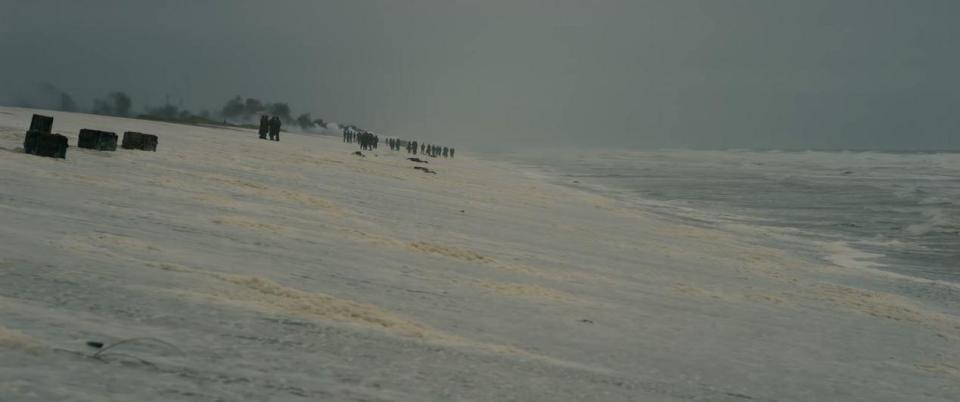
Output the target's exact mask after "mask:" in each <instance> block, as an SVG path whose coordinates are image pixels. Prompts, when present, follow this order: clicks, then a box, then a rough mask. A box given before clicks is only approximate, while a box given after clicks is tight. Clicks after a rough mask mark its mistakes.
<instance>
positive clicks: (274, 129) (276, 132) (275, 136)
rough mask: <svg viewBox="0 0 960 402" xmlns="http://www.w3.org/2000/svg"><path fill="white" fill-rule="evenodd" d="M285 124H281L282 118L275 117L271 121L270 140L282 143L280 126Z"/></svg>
mask: <svg viewBox="0 0 960 402" xmlns="http://www.w3.org/2000/svg"><path fill="white" fill-rule="evenodd" d="M282 124H283V123H281V122H280V117H278V116H273V117H272V118H271V119H270V139H271V140H274V141H280V126H281V125H282Z"/></svg>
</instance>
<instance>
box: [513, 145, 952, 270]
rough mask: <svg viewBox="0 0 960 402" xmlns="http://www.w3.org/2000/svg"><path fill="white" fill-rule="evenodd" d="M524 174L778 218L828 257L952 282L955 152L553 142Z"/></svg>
mask: <svg viewBox="0 0 960 402" xmlns="http://www.w3.org/2000/svg"><path fill="white" fill-rule="evenodd" d="M497 159H500V160H506V161H507V162H510V163H512V164H514V165H517V166H519V167H520V168H522V169H523V170H524V171H526V172H528V173H529V174H533V175H538V176H543V177H545V178H548V179H549V180H552V181H555V182H557V183H561V184H564V185H568V186H575V187H578V188H581V189H584V190H588V191H595V192H600V193H602V194H604V195H606V196H609V197H613V198H615V199H617V200H620V201H622V202H624V203H627V204H632V205H635V206H636V207H638V208H643V209H645V210H648V211H652V212H653V213H656V214H659V215H662V216H664V217H666V218H669V219H677V220H683V221H686V222H688V223H691V224H695V225H704V226H714V227H718V226H722V225H729V224H731V223H733V224H740V225H759V226H763V227H765V228H776V229H778V230H779V232H782V233H788V234H789V235H790V236H796V237H797V238H799V239H804V240H806V241H810V242H813V243H815V244H818V245H821V246H822V247H821V249H822V250H825V251H826V252H825V253H824V255H823V258H824V259H825V260H827V262H832V263H834V265H837V266H839V267H840V268H843V267H853V266H859V267H868V268H870V269H880V270H885V271H889V272H894V273H897V274H902V275H908V276H912V277H917V278H924V279H931V280H937V281H948V282H954V283H960V152H866V151H862V152H855V151H831V152H826V151H776V150H771V151H751V150H728V151H695V150H656V151H639V150H577V151H573V150H563V151H561V150H550V151H519V152H513V153H504V154H498V155H497Z"/></svg>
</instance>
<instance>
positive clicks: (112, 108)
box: [12, 83, 357, 131]
mask: <svg viewBox="0 0 960 402" xmlns="http://www.w3.org/2000/svg"><path fill="white" fill-rule="evenodd" d="M31 92H32V93H30V94H28V95H27V96H18V97H16V98H13V100H12V103H13V106H20V107H39V108H46V109H53V110H62V111H66V112H88V113H93V114H99V115H107V116H119V117H133V118H139V119H146V120H158V121H169V122H175V123H185V124H227V125H236V126H251V127H255V124H253V123H255V122H256V121H257V120H258V119H259V116H260V115H262V114H266V115H270V116H279V117H280V120H282V121H283V122H284V124H291V125H295V126H297V127H300V129H302V130H304V131H313V130H316V129H326V128H343V127H352V128H353V129H357V128H356V126H355V125H352V124H351V125H339V126H337V127H328V123H327V121H325V120H324V119H322V118H314V117H312V116H311V113H301V114H299V115H297V116H296V117H294V113H293V111H292V109H291V108H290V105H289V104H288V103H286V102H266V101H263V100H260V99H257V98H244V97H242V96H239V95H238V96H235V97H233V98H230V99H228V100H227V101H226V102H224V104H223V106H222V107H221V108H220V110H218V111H215V112H210V111H209V110H201V111H197V112H194V111H191V110H187V109H181V108H180V107H178V106H176V105H172V104H169V103H167V104H165V105H162V106H144V107H143V108H142V109H141V111H140V112H137V111H136V108H135V103H134V100H133V98H132V97H131V96H130V95H129V94H127V93H126V92H125V91H113V92H109V93H107V94H106V95H105V96H103V97H99V98H95V99H94V100H93V102H92V104H91V106H90V107H89V108H87V109H84V108H81V107H80V106H79V105H78V104H77V102H76V101H75V100H74V98H73V96H71V95H70V94H68V93H67V92H65V91H63V90H61V89H59V88H57V87H56V86H55V85H53V84H50V83H40V84H37V85H36V88H34V90H33V91H31Z"/></svg>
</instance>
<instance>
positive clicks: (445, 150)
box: [443, 147, 450, 158]
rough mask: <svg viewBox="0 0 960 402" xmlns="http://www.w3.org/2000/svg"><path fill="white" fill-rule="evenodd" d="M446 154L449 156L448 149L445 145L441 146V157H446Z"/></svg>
mask: <svg viewBox="0 0 960 402" xmlns="http://www.w3.org/2000/svg"><path fill="white" fill-rule="evenodd" d="M448 156H450V149H449V148H447V147H443V157H444V158H446V157H448Z"/></svg>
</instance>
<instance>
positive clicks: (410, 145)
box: [386, 138, 456, 158]
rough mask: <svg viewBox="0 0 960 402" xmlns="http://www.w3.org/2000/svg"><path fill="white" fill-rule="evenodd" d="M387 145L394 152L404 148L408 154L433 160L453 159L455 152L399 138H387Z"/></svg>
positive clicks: (448, 148)
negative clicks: (424, 156) (428, 157)
mask: <svg viewBox="0 0 960 402" xmlns="http://www.w3.org/2000/svg"><path fill="white" fill-rule="evenodd" d="M386 143H387V145H388V146H389V147H390V149H392V150H394V151H399V150H400V149H401V148H405V149H406V150H407V153H408V154H413V155H417V153H418V152H419V153H420V154H422V155H426V156H432V157H434V158H453V154H454V153H455V152H456V151H455V150H454V149H453V148H452V147H441V146H439V145H431V144H420V143H419V142H417V141H409V140H407V141H405V140H401V139H399V138H387V140H386Z"/></svg>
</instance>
